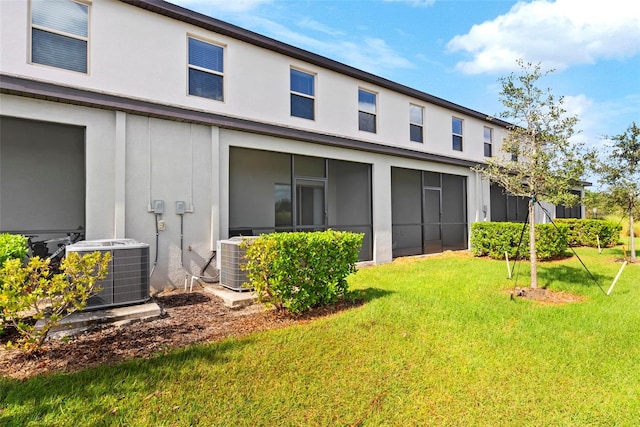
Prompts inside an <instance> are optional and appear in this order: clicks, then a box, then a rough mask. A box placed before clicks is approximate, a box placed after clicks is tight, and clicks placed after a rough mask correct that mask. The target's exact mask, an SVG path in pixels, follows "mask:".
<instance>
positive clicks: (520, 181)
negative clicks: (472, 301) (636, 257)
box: [475, 60, 585, 288]
mask: <svg viewBox="0 0 640 427" xmlns="http://www.w3.org/2000/svg"><path fill="white" fill-rule="evenodd" d="M518 65H519V66H520V69H521V74H519V75H516V74H514V73H511V74H510V75H509V76H508V77H503V78H501V79H500V83H501V84H502V90H501V92H500V100H501V101H502V104H503V105H504V107H505V111H504V112H503V113H501V114H500V117H501V118H503V119H506V120H507V121H509V122H510V123H512V124H513V125H512V126H510V127H509V128H508V130H509V133H508V135H507V136H506V137H505V138H504V140H503V142H502V154H499V155H498V156H496V157H492V158H490V159H488V160H487V164H486V166H479V167H477V168H475V170H477V171H479V172H480V173H481V174H482V175H483V177H485V178H486V179H489V180H490V181H492V182H496V183H498V184H499V185H500V186H501V187H502V188H504V190H505V191H506V192H508V193H509V194H512V195H514V196H520V197H527V198H529V253H530V261H531V287H532V288H536V287H538V274H537V253H536V238H535V227H534V225H535V223H536V218H535V204H536V202H537V201H547V202H550V203H552V204H554V205H555V204H563V205H566V206H572V205H574V204H576V203H577V202H578V197H577V196H576V195H575V194H573V193H571V189H572V188H573V187H575V186H576V185H577V184H578V183H579V182H580V180H581V177H582V174H583V172H584V169H585V162H584V159H585V157H583V156H582V155H581V153H580V149H579V146H577V145H575V144H573V143H571V142H570V138H571V137H572V136H573V135H574V134H575V131H574V127H575V125H576V124H577V122H578V119H577V117H575V116H567V115H566V110H565V109H564V108H563V103H564V99H563V98H562V97H560V98H556V97H555V96H554V95H553V94H552V92H551V89H548V88H547V89H544V90H543V89H541V88H539V87H538V86H537V85H538V80H540V78H542V77H543V76H545V75H547V74H548V73H550V72H552V71H553V70H550V71H547V72H542V71H541V70H540V64H537V65H532V64H531V63H525V62H524V61H522V60H518Z"/></svg>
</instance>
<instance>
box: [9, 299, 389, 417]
mask: <svg viewBox="0 0 640 427" xmlns="http://www.w3.org/2000/svg"><path fill="white" fill-rule="evenodd" d="M392 293H393V292H392V291H388V290H383V289H378V288H365V289H355V290H352V291H351V292H350V295H349V297H350V298H349V300H350V301H344V303H343V304H340V303H339V304H337V305H335V306H333V308H329V307H326V308H324V309H314V310H311V311H310V313H308V314H307V316H309V317H308V320H311V319H313V318H316V317H322V316H323V315H327V314H333V313H337V312H340V311H342V310H348V309H350V308H355V307H358V306H361V305H363V304H366V303H368V302H371V301H373V300H376V299H379V298H384V297H385V296H387V295H390V294H392ZM148 331H149V333H151V334H157V333H161V332H159V331H157V330H154V329H153V328H149V330H148ZM255 342H256V338H255V337H244V338H241V339H228V340H223V341H217V342H212V343H207V344H197V345H192V346H189V347H184V348H181V349H179V350H174V351H171V352H158V353H156V354H155V355H154V356H152V357H151V358H145V359H135V360H129V361H125V362H122V363H118V364H117V365H113V366H100V367H97V368H89V369H86V370H83V371H79V372H75V373H70V374H69V373H66V374H65V373H59V374H47V375H39V376H36V377H32V378H30V379H28V380H13V379H8V378H0V425H27V424H30V423H38V422H42V423H43V424H46V423H47V422H45V421H43V420H44V419H47V420H49V422H51V420H55V419H57V418H58V417H59V416H61V415H60V414H61V411H63V412H64V422H63V423H62V425H83V426H85V425H86V426H94V425H95V426H97V425H113V424H116V425H126V424H127V421H129V422H130V417H131V416H135V415H134V414H135V412H134V409H132V407H135V406H136V405H150V404H152V402H151V401H152V400H153V399H154V397H155V396H156V393H160V395H161V394H162V390H163V388H166V383H167V381H169V382H172V381H180V379H182V380H184V381H185V382H187V383H189V382H190V381H195V382H196V383H197V382H198V375H200V373H201V372H202V369H203V368H201V367H199V365H203V364H204V365H207V367H210V369H216V368H215V367H216V366H217V365H227V364H231V363H233V361H234V356H233V355H234V354H237V353H238V352H241V351H242V348H243V347H245V346H247V345H249V346H251V345H254V344H255ZM191 376H194V379H192V378H191ZM149 396H151V397H149ZM92 420H94V421H92ZM95 420H97V421H95ZM53 423H54V424H55V422H53Z"/></svg>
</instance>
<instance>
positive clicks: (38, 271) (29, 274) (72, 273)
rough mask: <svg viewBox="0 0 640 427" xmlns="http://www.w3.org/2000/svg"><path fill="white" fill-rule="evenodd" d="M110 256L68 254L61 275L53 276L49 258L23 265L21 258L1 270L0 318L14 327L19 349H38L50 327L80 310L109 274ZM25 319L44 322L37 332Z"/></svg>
mask: <svg viewBox="0 0 640 427" xmlns="http://www.w3.org/2000/svg"><path fill="white" fill-rule="evenodd" d="M110 260H111V255H110V254H109V253H108V252H105V253H102V254H101V253H100V252H93V253H90V254H84V255H82V256H80V254H78V253H77V252H70V253H69V254H67V256H66V257H65V259H64V260H63V261H62V263H61V266H60V270H61V271H62V272H61V273H57V274H56V273H52V271H51V269H50V267H49V260H48V259H41V258H40V257H34V258H31V259H30V260H29V262H28V263H27V264H26V265H25V264H24V263H23V261H22V260H21V259H9V260H7V261H5V262H4V265H2V267H1V268H0V306H2V313H0V319H4V321H6V322H8V323H9V324H11V325H13V326H14V327H15V328H16V330H17V331H18V333H19V334H20V335H21V339H20V341H19V342H18V344H19V345H20V347H21V348H22V350H24V351H25V352H27V353H32V352H34V351H37V350H38V349H40V347H41V346H42V344H43V343H44V341H45V339H46V338H47V334H48V333H49V331H50V330H51V328H52V327H53V326H55V325H56V324H57V323H59V322H60V320H62V319H63V318H64V317H66V316H68V315H69V314H71V313H72V312H74V311H76V310H82V309H83V308H84V307H85V306H86V304H87V301H88V300H89V298H90V297H91V296H92V295H94V294H95V293H97V292H98V291H100V287H99V281H100V280H102V279H104V278H105V277H106V276H107V274H108V267H109V262H110ZM26 317H31V318H32V319H33V320H43V321H44V324H43V326H42V328H39V329H36V328H35V325H34V324H33V322H28V321H25V318H26Z"/></svg>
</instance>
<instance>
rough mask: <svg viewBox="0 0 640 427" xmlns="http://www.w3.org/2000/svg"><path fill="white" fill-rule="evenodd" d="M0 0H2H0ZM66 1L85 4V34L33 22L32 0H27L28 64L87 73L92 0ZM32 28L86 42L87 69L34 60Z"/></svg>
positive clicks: (89, 56) (89, 62) (89, 55)
mask: <svg viewBox="0 0 640 427" xmlns="http://www.w3.org/2000/svg"><path fill="white" fill-rule="evenodd" d="M0 1H2V0H0ZM68 1H69V2H72V3H79V4H82V5H85V6H87V36H86V37H84V36H80V35H77V34H73V33H67V32H66V31H61V30H56V29H54V28H50V27H46V26H44V25H38V24H34V23H33V0H29V36H28V40H29V46H28V48H29V52H28V58H29V64H31V65H39V66H42V67H49V68H54V69H56V70H64V71H70V72H72V73H79V74H86V75H89V67H90V64H91V46H90V35H91V8H92V7H91V6H92V2H90V1H86V0H68ZM34 29H36V30H40V31H45V32H48V33H51V34H56V35H59V36H63V37H68V38H71V39H75V40H81V41H84V42H86V43H87V70H86V71H77V70H72V69H69V68H64V67H58V66H56V65H49V64H43V63H41V62H36V61H34V60H33V30H34Z"/></svg>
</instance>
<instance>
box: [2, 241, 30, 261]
mask: <svg viewBox="0 0 640 427" xmlns="http://www.w3.org/2000/svg"><path fill="white" fill-rule="evenodd" d="M25 256H27V238H26V237H25V236H21V235H19V234H6V233H3V234H0V267H2V265H3V264H4V262H5V261H6V260H8V259H14V258H17V259H20V260H22V259H24V257H25Z"/></svg>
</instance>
